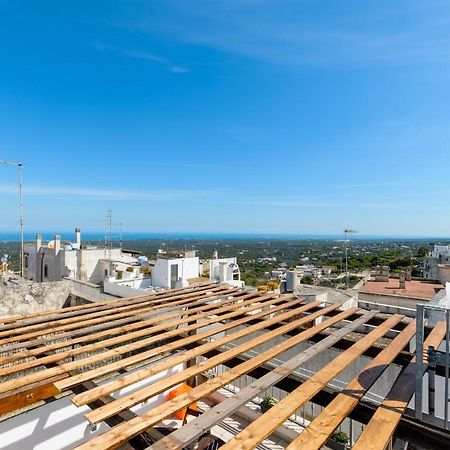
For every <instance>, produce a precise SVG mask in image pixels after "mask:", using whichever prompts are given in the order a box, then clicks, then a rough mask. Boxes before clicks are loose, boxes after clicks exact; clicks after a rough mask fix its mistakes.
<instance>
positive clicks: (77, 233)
mask: <svg viewBox="0 0 450 450" xmlns="http://www.w3.org/2000/svg"><path fill="white" fill-rule="evenodd" d="M75 242H76V243H77V244H78V245H81V230H80V229H79V228H78V227H76V228H75Z"/></svg>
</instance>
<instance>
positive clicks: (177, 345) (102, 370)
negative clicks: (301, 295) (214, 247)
mask: <svg viewBox="0 0 450 450" xmlns="http://www.w3.org/2000/svg"><path fill="white" fill-rule="evenodd" d="M302 301H303V300H301V299H297V300H292V301H291V302H289V303H288V304H287V305H281V306H280V309H284V308H285V307H286V306H288V307H289V306H294V305H298V304H300V303H302ZM314 306H317V305H313V304H308V305H304V306H302V307H300V308H298V309H295V310H294V312H292V311H289V312H286V313H284V314H280V315H279V316H278V317H277V318H276V319H275V318H273V319H269V320H271V321H274V322H277V321H282V320H284V318H287V317H292V316H293V315H295V314H296V313H297V311H299V310H301V311H307V310H308V309H311V308H313V307H314ZM259 314H260V315H262V316H264V315H268V314H270V311H262V312H261V313H259ZM252 317H253V315H252V316H250V317H244V318H242V319H240V320H238V321H231V322H229V323H227V324H225V325H222V326H220V327H217V328H211V329H208V330H206V331H204V332H202V333H198V334H196V335H195V336H187V337H185V338H183V339H180V340H178V341H176V342H171V343H169V344H166V345H163V346H161V347H158V348H155V349H152V350H148V351H146V352H143V353H141V354H137V355H133V356H130V357H128V358H124V359H121V360H119V361H116V362H113V363H110V364H108V365H106V366H102V367H98V368H96V369H92V370H89V371H85V372H83V373H82V374H80V375H77V376H76V377H71V378H70V379H67V380H65V382H64V383H57V384H56V387H57V388H58V389H61V390H63V389H67V388H69V387H70V386H73V385H74V384H77V383H80V382H82V381H84V380H93V379H95V378H99V377H100V376H103V375H107V374H108V373H112V372H115V371H117V370H120V369H123V368H125V367H127V366H130V365H134V364H136V363H138V362H141V361H145V360H146V359H148V358H149V357H151V356H156V355H159V354H164V353H167V352H169V351H174V350H177V349H182V348H184V346H185V345H187V344H191V343H194V342H198V341H199V340H201V339H205V338H207V337H210V336H213V335H215V334H217V333H221V332H224V331H226V330H229V329H231V328H234V327H236V326H237V325H241V324H244V323H246V322H248V321H249V320H251V318H252ZM220 320H225V319H224V316H220V317H218V318H216V319H211V320H210V321H208V323H204V324H203V325H202V326H206V325H209V324H211V323H215V321H220ZM271 323H272V322H271ZM193 327H194V326H193ZM263 328H264V325H258V326H255V327H254V328H252V330H258V329H263ZM186 330H188V327H184V328H182V329H181V330H179V331H180V332H185V331H186ZM252 330H250V331H248V329H244V330H241V331H239V332H237V333H239V334H237V333H234V334H233V336H237V335H239V336H245V335H247V334H248V333H250V332H251V331H252ZM160 336H161V335H160ZM160 336H159V337H160ZM213 344H214V341H213ZM136 376H138V375H136ZM125 383H126V382H125V381H124V380H121V387H124V385H125ZM106 389H107V386H105V390H106ZM76 401H78V399H77V400H76Z"/></svg>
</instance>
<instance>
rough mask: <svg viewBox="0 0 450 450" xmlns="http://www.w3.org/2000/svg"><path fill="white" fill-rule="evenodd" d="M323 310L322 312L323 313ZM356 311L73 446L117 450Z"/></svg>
mask: <svg viewBox="0 0 450 450" xmlns="http://www.w3.org/2000/svg"><path fill="white" fill-rule="evenodd" d="M334 306H339V305H334ZM330 308H331V307H330ZM325 309H329V308H325ZM325 309H324V310H323V311H322V313H323V314H324V311H325ZM356 310H357V308H352V309H350V310H347V311H344V312H342V313H340V314H338V315H336V316H334V317H332V318H330V319H327V320H325V321H323V322H322V323H320V324H318V325H316V326H315V327H313V328H308V329H307V330H305V331H303V332H301V333H299V334H298V335H297V336H295V337H292V338H290V339H287V340H286V341H284V342H281V343H280V344H277V345H275V346H273V347H271V348H270V349H268V350H266V351H264V352H262V353H260V354H259V355H257V356H255V357H253V358H252V359H250V360H248V361H246V362H244V363H242V364H240V365H239V366H236V367H234V368H233V369H231V370H229V371H228V372H225V373H224V374H222V375H220V376H218V377H215V378H213V379H211V380H208V381H206V382H205V383H203V384H201V385H200V386H197V387H196V388H194V389H193V390H192V391H190V392H189V393H187V394H182V395H180V396H177V397H175V398H174V399H172V400H169V401H167V402H165V403H164V404H163V405H160V406H157V407H156V408H153V409H152V410H151V411H148V412H146V413H144V414H143V415H141V416H139V417H136V419H133V420H131V421H129V422H127V423H126V424H123V425H119V426H117V427H114V428H113V429H112V430H110V431H108V432H106V433H103V434H100V435H99V436H97V437H95V438H93V439H91V440H90V441H89V442H87V443H85V444H83V445H81V446H79V447H77V449H78V450H87V449H100V448H101V449H112V448H118V447H120V445H122V444H123V443H125V442H127V441H128V440H129V439H131V438H132V437H133V436H137V435H138V434H140V433H142V431H145V430H146V429H148V428H150V427H152V426H153V425H156V424H157V423H159V422H160V421H161V420H164V419H165V418H166V417H168V416H170V415H171V414H173V413H175V412H177V411H179V410H180V409H183V408H184V407H186V406H188V405H190V404H191V403H192V402H194V401H197V400H200V399H201V398H203V397H205V396H207V395H210V394H211V393H212V392H214V391H216V390H217V389H220V388H221V387H223V386H225V385H227V384H228V383H230V382H231V381H233V380H234V379H236V378H239V377H240V376H242V375H245V374H246V373H248V372H249V371H251V370H252V369H254V368H255V367H258V366H259V365H260V364H263V363H264V362H266V361H267V360H269V359H271V358H274V357H276V356H277V355H279V354H280V353H283V352H284V351H286V350H287V349H288V348H290V347H292V346H293V345H297V344H299V343H301V342H303V341H305V340H307V339H309V338H310V337H311V336H313V335H314V334H315V333H317V332H318V331H321V330H323V329H325V328H328V327H329V326H332V325H334V324H335V323H337V322H339V321H341V320H344V319H345V318H347V317H350V316H351V315H352V314H354V312H355V311H356ZM316 314H318V313H314V314H311V316H309V317H305V318H304V319H300V320H299V322H300V321H303V324H304V323H307V321H308V319H309V320H311V319H312V318H313V317H312V316H314V315H316ZM161 388H163V389H164V387H163V386H161Z"/></svg>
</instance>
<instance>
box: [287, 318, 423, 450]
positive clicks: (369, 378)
mask: <svg viewBox="0 0 450 450" xmlns="http://www.w3.org/2000/svg"><path fill="white" fill-rule="evenodd" d="M415 334H416V322H415V321H414V322H411V323H410V324H409V325H408V326H407V327H406V328H405V329H404V330H403V331H402V332H401V333H400V334H399V335H398V336H397V337H396V338H395V339H394V340H393V341H392V342H391V343H390V344H389V345H388V346H387V347H386V348H385V349H384V350H382V351H381V353H379V354H378V355H377V356H376V357H375V358H374V359H373V360H372V361H371V362H370V363H369V364H368V365H367V366H366V367H365V368H364V369H363V370H362V371H361V372H360V373H359V374H358V375H357V376H356V377H355V378H354V379H353V380H352V381H351V382H350V383H349V384H348V385H347V387H346V388H345V389H344V390H343V391H342V392H341V393H340V394H338V395H337V396H336V397H335V398H334V400H333V401H332V402H331V403H330V404H329V405H328V406H327V407H326V408H325V409H324V410H323V411H322V412H321V413H320V414H319V415H318V416H317V417H316V418H315V419H314V420H313V421H312V422H311V423H310V424H309V425H308V426H307V427H306V429H305V430H303V431H302V433H301V434H300V435H299V436H298V438H296V439H295V440H294V441H293V442H292V443H291V444H290V445H289V446H288V447H287V449H288V450H294V449H296V450H300V449H301V450H313V449H320V448H321V447H322V446H323V445H324V444H325V443H326V441H327V440H328V439H329V437H330V436H331V435H332V433H333V432H334V430H336V428H337V427H338V426H339V425H340V423H341V422H342V421H343V420H344V419H345V418H346V417H347V416H348V415H349V414H350V413H351V412H352V410H353V409H354V408H355V407H356V406H357V405H358V403H359V401H360V400H361V399H362V398H363V397H364V395H365V394H366V392H367V391H368V390H369V389H370V388H371V386H372V385H373V384H374V383H375V382H376V381H377V380H378V378H379V377H380V376H381V375H382V374H383V372H384V371H385V370H386V369H387V368H388V367H389V364H391V363H392V361H394V359H395V358H396V356H397V355H398V354H399V353H400V352H401V351H402V350H403V349H404V348H405V346H406V345H408V343H409V341H410V340H411V339H412V338H413V336H414V335H415Z"/></svg>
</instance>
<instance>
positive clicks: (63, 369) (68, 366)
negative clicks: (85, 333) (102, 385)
mask: <svg viewBox="0 0 450 450" xmlns="http://www.w3.org/2000/svg"><path fill="white" fill-rule="evenodd" d="M301 301H302V300H297V302H301ZM212 320H216V319H212ZM217 320H223V316H219V317H218V318H217ZM202 326H206V324H203V325H202ZM155 328H156V327H155ZM186 330H187V327H183V328H177V329H174V330H171V331H168V332H165V333H161V334H158V335H156V336H152V337H148V338H145V339H141V340H138V341H136V342H133V343H130V344H125V345H122V346H120V347H116V348H113V349H111V350H106V351H104V352H102V353H98V354H95V355H92V356H88V357H86V358H83V359H79V360H75V361H71V362H68V363H64V364H61V365H58V367H52V368H49V369H46V370H42V371H40V372H35V373H32V374H29V375H24V376H22V377H20V378H18V379H13V380H8V381H5V382H3V383H1V384H0V393H2V392H7V391H8V390H10V389H14V388H15V386H16V384H17V383H21V384H27V383H33V382H36V381H39V380H43V379H45V378H47V377H52V376H55V375H58V374H61V373H67V372H69V371H71V370H77V369H79V368H80V367H84V366H87V365H90V364H96V363H98V362H100V361H104V360H108V359H111V358H117V357H118V356H120V355H123V354H126V353H129V352H132V351H135V350H138V349H142V348H143V347H146V346H148V345H150V344H154V343H156V342H159V341H162V340H164V339H167V338H169V337H173V336H177V335H179V334H182V333H184V331H186ZM213 331H214V330H213ZM215 332H216V333H217V332H218V331H215ZM205 333H206V332H205ZM213 334H214V333H213ZM198 336H202V334H199V335H198ZM196 337H197V336H194V337H192V341H193V342H195V341H196ZM113 339H117V338H113ZM113 339H111V340H109V344H110V345H112V341H113ZM186 339H187V338H186ZM182 341H183V340H180V341H177V342H175V343H171V344H167V345H169V346H171V347H175V348H178V346H179V345H182V344H181V342H182ZM104 342H105V341H101V342H98V343H96V344H93V346H86V347H89V349H90V350H91V351H92V350H101V349H103V348H104V345H105V344H104ZM114 342H115V341H114ZM86 347H84V348H82V350H83V351H86ZM161 348H162V347H160V348H155V349H152V350H149V351H146V352H143V353H141V354H140V355H135V356H137V357H141V358H143V359H142V360H144V359H146V358H148V357H151V356H156V355H157V354H159V353H160V349H161ZM75 350H77V349H74V350H73V351H72V350H71V351H68V352H65V354H66V355H69V354H71V352H74V351H75ZM105 367H107V366H105Z"/></svg>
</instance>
